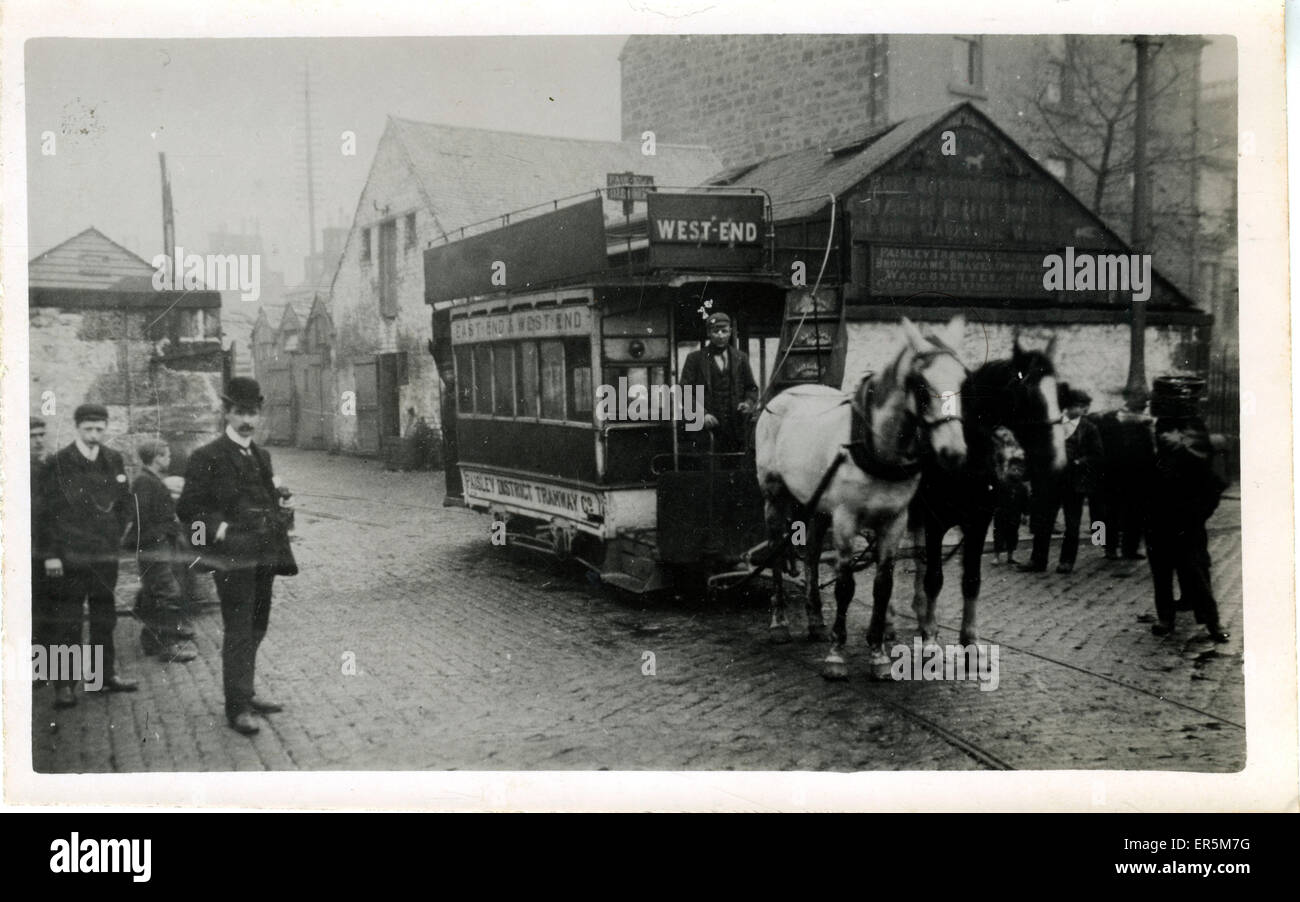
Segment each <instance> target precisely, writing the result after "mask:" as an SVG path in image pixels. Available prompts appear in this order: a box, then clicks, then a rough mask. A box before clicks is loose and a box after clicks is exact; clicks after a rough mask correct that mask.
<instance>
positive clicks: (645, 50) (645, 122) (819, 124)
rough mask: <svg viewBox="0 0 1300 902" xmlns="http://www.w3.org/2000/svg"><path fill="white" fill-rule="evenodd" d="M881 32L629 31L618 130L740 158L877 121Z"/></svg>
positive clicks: (732, 162) (734, 161) (727, 159)
mask: <svg viewBox="0 0 1300 902" xmlns="http://www.w3.org/2000/svg"><path fill="white" fill-rule="evenodd" d="M883 47H884V38H883V36H879V35H684V36H674V35H635V36H633V37H631V38H629V39H628V41H627V44H626V45H625V46H624V48H623V54H622V56H621V61H622V82H623V138H624V140H633V139H637V140H639V139H640V137H641V133H642V132H643V131H646V130H651V131H653V132H654V133H655V138H656V140H657V141H660V142H665V143H673V144H704V145H707V146H709V147H710V148H712V149H713V151H714V152H715V153H717V154H718V156H719V157H720V158H721V160H722V162H723V164H724V165H725V166H728V167H730V166H737V165H741V164H743V163H748V162H753V161H756V160H760V159H763V158H765V157H771V156H776V155H778V154H782V153H787V152H789V151H792V150H798V149H800V148H803V147H807V146H809V145H811V144H814V143H817V142H820V141H826V142H833V141H835V140H836V139H837V138H843V137H846V136H849V135H852V134H854V133H855V132H858V131H861V130H862V129H864V128H866V127H868V126H870V125H872V124H874V123H876V122H878V121H881V118H882V117H883V115H884V112H885V111H884V106H885V103H884V97H883V91H884V86H885V79H884V77H883V74H884V73H883V70H880V71H881V77H880V78H876V79H873V73H874V72H876V71H877V70H878V69H879V65H880V63H881V55H882V54H883Z"/></svg>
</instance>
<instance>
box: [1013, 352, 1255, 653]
mask: <svg viewBox="0 0 1300 902" xmlns="http://www.w3.org/2000/svg"><path fill="white" fill-rule="evenodd" d="M1188 382H1195V380H1187V379H1184V378H1181V377H1163V378H1162V379H1158V380H1157V381H1156V386H1155V391H1154V392H1153V394H1152V396H1151V398H1150V403H1151V414H1150V415H1148V414H1147V413H1146V406H1147V401H1148V397H1147V395H1146V393H1145V392H1133V393H1131V394H1129V395H1128V397H1127V400H1126V401H1125V405H1124V407H1123V408H1121V409H1119V410H1115V411H1109V412H1107V413H1105V414H1103V415H1101V416H1099V417H1096V418H1092V417H1089V416H1087V415H1086V414H1087V409H1088V405H1089V403H1090V401H1091V399H1090V398H1089V397H1088V396H1087V395H1086V394H1085V393H1083V392H1080V391H1077V390H1074V389H1069V388H1066V389H1065V390H1064V391H1063V393H1062V400H1061V407H1062V409H1063V411H1064V414H1063V417H1062V423H1063V424H1064V426H1065V429H1066V432H1067V438H1066V458H1067V469H1066V471H1065V472H1064V473H1062V474H1060V476H1059V477H1057V478H1056V479H1055V480H1046V479H1040V480H1039V483H1038V485H1037V486H1036V487H1035V490H1036V492H1038V494H1039V495H1040V496H1041V497H1037V498H1035V499H1033V501H1032V502H1031V517H1030V526H1031V530H1032V532H1033V552H1032V555H1031V557H1030V560H1029V562H1028V563H1027V564H1024V565H1022V568H1021V569H1023V570H1028V571H1035V572H1042V571H1044V570H1046V569H1047V558H1048V552H1049V550H1050V545H1051V537H1052V528H1053V525H1054V523H1055V521H1056V516H1057V514H1058V513H1059V512H1061V511H1062V510H1064V514H1065V534H1064V537H1063V539H1062V543H1061V556H1060V563H1059V565H1058V566H1057V572H1058V573H1069V572H1070V571H1071V570H1072V569H1073V567H1074V563H1075V560H1076V557H1077V554H1078V544H1079V526H1080V519H1081V516H1082V511H1083V502H1084V499H1085V498H1087V500H1088V504H1089V513H1090V515H1091V517H1092V519H1093V521H1094V522H1095V523H1096V524H1100V525H1101V527H1102V529H1103V530H1104V533H1102V534H1101V535H1099V536H1098V539H1100V543H1101V544H1102V545H1103V546H1104V548H1105V555H1106V558H1107V559H1108V560H1119V559H1124V560H1141V559H1143V557H1146V558H1147V560H1148V563H1149V565H1150V568H1151V576H1152V583H1153V590H1154V596H1155V608H1156V619H1155V623H1154V624H1153V625H1152V630H1151V631H1152V632H1153V633H1154V634H1155V635H1157V636H1165V635H1169V634H1170V633H1172V632H1173V630H1174V618H1175V614H1176V613H1177V612H1178V611H1180V610H1190V611H1192V612H1194V614H1195V617H1196V622H1197V623H1200V624H1203V625H1204V626H1205V629H1206V632H1207V633H1208V635H1209V637H1210V638H1211V639H1213V640H1214V641H1215V642H1226V641H1228V638H1229V636H1228V633H1227V632H1226V631H1225V630H1224V629H1223V626H1222V624H1221V623H1220V620H1219V611H1218V604H1217V602H1216V601H1215V598H1214V592H1213V590H1212V588H1211V585H1210V553H1209V536H1208V534H1207V532H1206V527H1205V524H1206V521H1208V520H1209V518H1210V515H1211V514H1213V513H1214V511H1215V509H1216V508H1217V507H1218V504H1219V498H1220V496H1221V495H1222V493H1223V490H1224V489H1225V488H1226V483H1225V481H1224V480H1223V479H1222V478H1221V477H1220V476H1219V475H1218V473H1217V471H1216V468H1215V465H1214V458H1215V452H1214V448H1213V446H1212V443H1211V441H1210V433H1209V428H1208V427H1207V426H1206V424H1205V422H1204V420H1202V419H1201V418H1200V416H1199V414H1198V410H1197V397H1196V389H1194V388H1192V389H1189V388H1187V385H1186V383H1188ZM1144 538H1145V540H1146V547H1147V554H1146V555H1143V554H1142V553H1141V551H1140V550H1139V549H1140V547H1141V545H1142V541H1143V539H1144ZM1013 547H1014V545H1013ZM1175 574H1177V576H1178V585H1179V588H1180V589H1181V592H1182V595H1181V598H1180V599H1178V600H1175V598H1174V594H1173V577H1174V575H1175Z"/></svg>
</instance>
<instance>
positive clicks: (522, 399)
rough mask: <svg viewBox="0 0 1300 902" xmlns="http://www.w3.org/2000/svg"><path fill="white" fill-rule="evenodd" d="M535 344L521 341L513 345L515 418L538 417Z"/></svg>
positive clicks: (538, 392)
mask: <svg viewBox="0 0 1300 902" xmlns="http://www.w3.org/2000/svg"><path fill="white" fill-rule="evenodd" d="M540 394H541V392H540V390H539V388H538V383H537V342H535V341H521V342H520V343H519V344H517V345H515V416H520V417H535V416H537V415H538V408H537V402H538V396H539V395H540Z"/></svg>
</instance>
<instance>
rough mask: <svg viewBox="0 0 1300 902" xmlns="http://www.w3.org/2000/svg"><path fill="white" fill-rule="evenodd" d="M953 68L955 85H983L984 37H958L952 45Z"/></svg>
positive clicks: (971, 86)
mask: <svg viewBox="0 0 1300 902" xmlns="http://www.w3.org/2000/svg"><path fill="white" fill-rule="evenodd" d="M953 69H954V76H955V79H956V82H957V85H958V86H960V87H963V88H983V87H984V39H983V38H981V37H978V36H974V37H959V38H957V39H956V44H955V46H954V47H953Z"/></svg>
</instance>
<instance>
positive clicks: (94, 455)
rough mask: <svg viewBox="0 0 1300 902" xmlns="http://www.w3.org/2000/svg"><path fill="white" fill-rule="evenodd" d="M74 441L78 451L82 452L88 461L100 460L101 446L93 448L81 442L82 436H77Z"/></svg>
mask: <svg viewBox="0 0 1300 902" xmlns="http://www.w3.org/2000/svg"><path fill="white" fill-rule="evenodd" d="M72 441H73V443H74V444H75V445H76V446H77V450H78V451H80V452H81V456H82V457H84V458H86V460H89V461H95V460H98V459H99V445H96V446H95V447H93V448H92V447H90V446H89V445H87V444H86V443H85V442H83V441H82V440H81V436H77V437H76V438H74V439H73V440H72Z"/></svg>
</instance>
